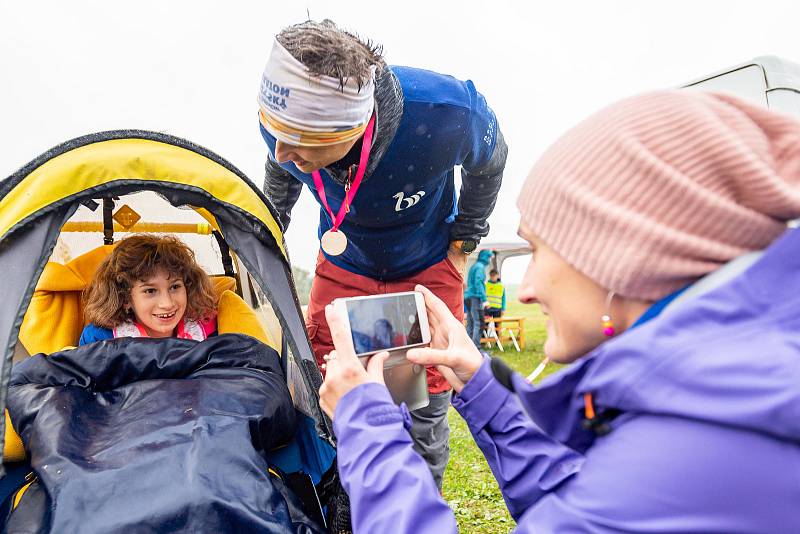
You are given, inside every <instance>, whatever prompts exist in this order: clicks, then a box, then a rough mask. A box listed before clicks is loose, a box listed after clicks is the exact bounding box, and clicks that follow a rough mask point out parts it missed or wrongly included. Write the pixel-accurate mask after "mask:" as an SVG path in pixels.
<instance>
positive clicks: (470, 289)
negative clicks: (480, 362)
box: [464, 250, 492, 349]
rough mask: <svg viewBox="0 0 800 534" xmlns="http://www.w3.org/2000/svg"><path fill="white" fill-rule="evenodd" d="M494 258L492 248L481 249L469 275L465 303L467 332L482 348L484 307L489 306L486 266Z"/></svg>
mask: <svg viewBox="0 0 800 534" xmlns="http://www.w3.org/2000/svg"><path fill="white" fill-rule="evenodd" d="M491 258H492V251H491V250H481V251H480V252H479V253H478V259H477V261H476V262H475V263H474V264H473V265H472V267H470V269H469V274H468V275H467V289H466V290H465V291H464V305H465V306H466V308H467V333H468V334H469V337H470V339H472V342H473V343H474V344H475V346H476V347H477V348H478V349H480V348H481V338H483V327H484V315H483V314H484V309H485V308H487V307H488V306H489V303H488V302H487V298H486V268H487V267H488V266H489V260H490V259H491Z"/></svg>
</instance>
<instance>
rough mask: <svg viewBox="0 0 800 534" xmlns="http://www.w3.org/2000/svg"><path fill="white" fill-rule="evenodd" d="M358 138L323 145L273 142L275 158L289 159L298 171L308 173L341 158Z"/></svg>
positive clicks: (280, 160) (284, 160) (284, 161)
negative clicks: (295, 144) (296, 144)
mask: <svg viewBox="0 0 800 534" xmlns="http://www.w3.org/2000/svg"><path fill="white" fill-rule="evenodd" d="M356 141H358V139H353V140H352V141H346V142H344V143H337V144H335V145H325V146H294V145H290V144H288V143H284V142H283V141H276V142H275V160H276V161H277V162H278V163H286V162H287V161H291V162H292V163H294V165H295V167H297V169H298V170H299V171H300V172H304V173H310V172H313V171H318V170H320V169H321V168H323V167H327V166H328V165H330V164H331V163H335V162H337V161H339V160H340V159H342V158H343V157H344V156H345V155H346V154H347V153H348V152H350V149H351V148H353V145H355V144H356Z"/></svg>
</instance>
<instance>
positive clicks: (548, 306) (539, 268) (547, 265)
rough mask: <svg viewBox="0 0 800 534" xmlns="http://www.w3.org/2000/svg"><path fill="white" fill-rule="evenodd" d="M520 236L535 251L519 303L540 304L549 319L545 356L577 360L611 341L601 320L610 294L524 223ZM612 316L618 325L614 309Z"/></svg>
mask: <svg viewBox="0 0 800 534" xmlns="http://www.w3.org/2000/svg"><path fill="white" fill-rule="evenodd" d="M519 235H520V237H522V238H524V239H525V240H526V241H527V242H528V243H529V244H530V246H531V248H532V249H533V255H532V256H531V261H530V263H529V264H528V270H527V271H526V272H525V277H524V278H523V279H522V285H521V286H520V289H519V300H520V302H522V303H524V304H534V303H538V304H539V306H540V307H541V308H542V312H543V313H544V314H545V315H546V316H547V318H548V321H547V341H546V342H545V344H544V353H545V355H546V356H547V357H548V358H550V360H552V361H554V362H558V363H569V362H572V361H575V360H576V359H577V358H580V357H581V356H583V355H585V354H586V353H588V352H589V351H591V350H592V349H594V348H595V347H597V346H598V345H600V344H601V343H602V342H603V341H605V340H606V339H608V338H607V337H606V336H604V335H603V328H602V319H601V318H602V316H603V315H604V314H605V313H606V310H605V301H606V297H607V295H608V292H607V291H606V290H605V289H604V288H603V287H601V286H600V285H599V284H597V283H596V282H594V281H592V280H591V279H590V278H588V277H587V276H585V275H584V274H582V273H580V272H579V271H577V270H576V269H575V268H574V267H572V266H571V265H569V264H568V263H567V262H566V261H564V260H563V259H562V258H561V256H559V255H558V254H557V253H556V252H555V251H554V250H553V249H552V248H550V247H549V246H547V244H545V243H544V242H543V241H541V240H540V239H539V238H538V237H536V236H535V235H534V234H533V233H532V232H531V231H530V230H528V229H527V228H526V227H525V226H524V225H522V224H520V227H519ZM614 300H615V301H617V298H615V299H614ZM613 304H618V302H614V303H613ZM611 316H612V318H613V319H614V323H615V326H616V325H617V318H616V317H615V316H614V308H612V313H611ZM620 319H621V318H620ZM617 330H618V331H621V330H620V329H619V328H618V329H617Z"/></svg>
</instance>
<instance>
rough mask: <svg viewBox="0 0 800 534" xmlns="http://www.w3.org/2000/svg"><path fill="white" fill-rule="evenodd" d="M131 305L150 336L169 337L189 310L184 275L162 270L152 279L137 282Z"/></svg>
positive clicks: (133, 289)
mask: <svg viewBox="0 0 800 534" xmlns="http://www.w3.org/2000/svg"><path fill="white" fill-rule="evenodd" d="M131 307H132V308H133V314H134V316H135V317H136V321H137V322H138V323H139V324H141V325H142V326H144V328H145V330H146V331H147V334H148V335H149V336H150V337H170V336H172V335H174V333H175V328H176V327H177V326H178V323H179V322H180V321H181V320H183V314H184V313H185V312H186V285H185V284H184V283H183V279H182V278H180V277H174V276H170V275H169V273H167V271H165V270H164V269H159V270H158V271H156V273H155V274H154V275H153V276H152V277H151V278H149V279H147V280H137V281H136V283H134V285H133V288H132V289H131Z"/></svg>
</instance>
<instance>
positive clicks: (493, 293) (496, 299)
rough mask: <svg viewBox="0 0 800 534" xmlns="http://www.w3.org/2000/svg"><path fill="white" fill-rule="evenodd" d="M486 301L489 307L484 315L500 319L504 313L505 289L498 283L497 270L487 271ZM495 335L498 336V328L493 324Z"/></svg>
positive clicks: (501, 283) (498, 275)
mask: <svg viewBox="0 0 800 534" xmlns="http://www.w3.org/2000/svg"><path fill="white" fill-rule="evenodd" d="M486 301H487V302H488V303H489V306H488V307H487V308H486V310H485V311H484V313H485V314H486V315H487V316H489V317H502V316H503V312H505V311H506V288H505V287H504V286H503V282H501V281H500V273H499V272H497V269H492V270H491V271H489V280H487V281H486ZM494 331H495V334H497V335H498V336H499V335H500V328H499V327H498V326H497V325H496V324H495V327H494Z"/></svg>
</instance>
